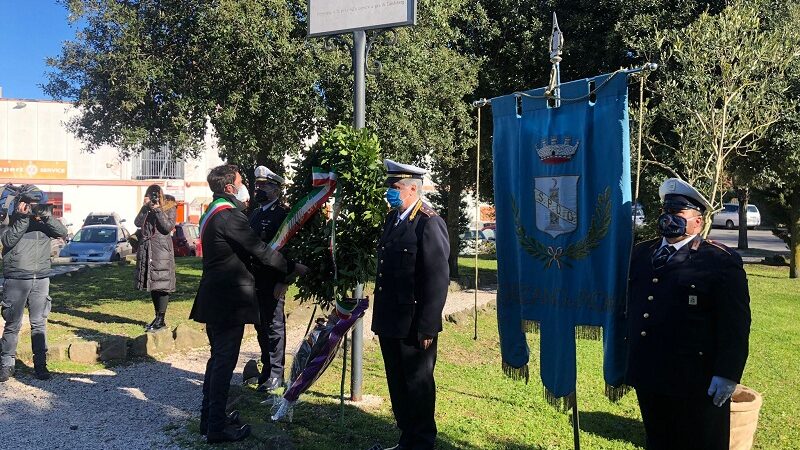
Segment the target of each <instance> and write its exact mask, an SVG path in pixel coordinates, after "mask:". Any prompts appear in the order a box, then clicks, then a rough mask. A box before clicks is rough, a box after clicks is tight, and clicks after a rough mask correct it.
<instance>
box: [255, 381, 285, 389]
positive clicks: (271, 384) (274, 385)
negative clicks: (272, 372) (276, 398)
mask: <svg viewBox="0 0 800 450" xmlns="http://www.w3.org/2000/svg"><path fill="white" fill-rule="evenodd" d="M281 386H283V379H281V378H269V379H267V381H265V382H264V383H261V385H259V386H258V387H257V388H256V391H258V392H272V391H274V390H275V389H278V388H279V387H281Z"/></svg>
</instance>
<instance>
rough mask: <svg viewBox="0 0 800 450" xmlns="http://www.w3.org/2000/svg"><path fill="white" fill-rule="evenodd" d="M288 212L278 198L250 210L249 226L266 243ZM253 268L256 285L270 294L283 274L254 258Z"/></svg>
mask: <svg viewBox="0 0 800 450" xmlns="http://www.w3.org/2000/svg"><path fill="white" fill-rule="evenodd" d="M288 213H289V206H287V205H285V204H283V203H281V201H280V199H279V200H276V201H275V202H274V203H272V205H270V206H269V208H267V209H262V208H261V207H260V206H258V207H256V208H255V209H254V210H253V211H251V212H250V218H249V222H250V228H251V229H252V230H253V231H254V232H255V233H256V234H257V235H258V237H259V238H260V239H261V241H262V242H264V243H265V244H268V243H269V242H270V241H271V240H272V238H273V237H275V234H277V233H278V228H280V226H281V224H282V223H283V221H284V219H286V215H287V214H288ZM285 249H286V247H284V248H283V249H281V250H280V252H281V254H283V253H284V251H285ZM253 268H254V271H255V275H256V286H257V287H258V288H259V289H260V290H266V291H268V292H269V295H270V296H272V290H273V289H274V288H275V284H276V283H278V282H279V281H283V279H284V278H285V276H284V275H283V274H282V273H280V272H279V271H277V270H275V269H273V268H271V267H268V266H263V265H262V264H261V263H260V262H258V260H257V259H255V258H254V259H253Z"/></svg>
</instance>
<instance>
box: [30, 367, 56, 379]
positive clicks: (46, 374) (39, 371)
mask: <svg viewBox="0 0 800 450" xmlns="http://www.w3.org/2000/svg"><path fill="white" fill-rule="evenodd" d="M33 374H34V376H35V377H36V379H38V380H49V379H50V378H51V377H52V375H51V374H50V371H49V370H47V366H43V367H34V368H33Z"/></svg>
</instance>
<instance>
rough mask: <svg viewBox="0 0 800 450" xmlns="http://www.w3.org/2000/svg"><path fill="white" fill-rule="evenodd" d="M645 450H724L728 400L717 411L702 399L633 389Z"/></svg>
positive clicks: (728, 416)
mask: <svg viewBox="0 0 800 450" xmlns="http://www.w3.org/2000/svg"><path fill="white" fill-rule="evenodd" d="M636 396H637V397H638V399H639V408H640V409H641V410H642V420H643V421H644V429H645V431H646V432H647V450H675V449H682V450H728V448H729V444H728V441H729V439H730V411H731V405H730V400H729V401H727V402H725V404H724V405H722V406H721V407H716V406H714V404H713V403H712V402H711V397H709V396H706V395H700V396H694V397H675V396H670V395H663V394H655V393H653V392H649V391H642V390H639V389H637V390H636Z"/></svg>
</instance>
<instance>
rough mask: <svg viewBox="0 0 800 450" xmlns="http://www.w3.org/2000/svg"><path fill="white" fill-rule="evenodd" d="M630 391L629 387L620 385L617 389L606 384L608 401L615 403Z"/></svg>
mask: <svg viewBox="0 0 800 450" xmlns="http://www.w3.org/2000/svg"><path fill="white" fill-rule="evenodd" d="M630 390H631V387H630V386H627V385H624V384H623V385H621V386H619V387H614V386H611V385H610V384H606V397H608V399H609V400H611V401H612V402H614V403H616V402H618V401H620V400H621V399H622V397H624V396H625V394H627V393H628V392H629V391H630Z"/></svg>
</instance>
